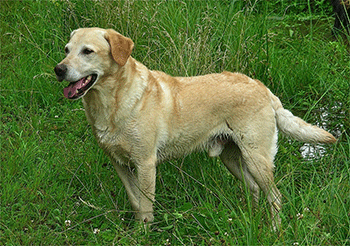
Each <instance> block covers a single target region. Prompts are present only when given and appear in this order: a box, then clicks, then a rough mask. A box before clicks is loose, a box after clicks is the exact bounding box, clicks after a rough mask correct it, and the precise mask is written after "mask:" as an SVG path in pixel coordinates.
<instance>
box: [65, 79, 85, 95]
mask: <svg viewBox="0 0 350 246" xmlns="http://www.w3.org/2000/svg"><path fill="white" fill-rule="evenodd" d="M84 81H85V78H82V79H81V80H79V81H77V82H75V83H74V84H70V85H69V86H68V87H66V88H64V89H63V94H64V96H65V97H66V98H68V99H70V98H74V97H75V96H76V95H77V94H78V93H77V90H78V89H81V88H83V82H84Z"/></svg>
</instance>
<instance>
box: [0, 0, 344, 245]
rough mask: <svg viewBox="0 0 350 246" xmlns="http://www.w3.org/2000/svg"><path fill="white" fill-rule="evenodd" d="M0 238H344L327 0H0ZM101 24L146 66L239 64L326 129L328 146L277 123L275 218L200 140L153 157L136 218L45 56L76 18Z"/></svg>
mask: <svg viewBox="0 0 350 246" xmlns="http://www.w3.org/2000/svg"><path fill="white" fill-rule="evenodd" d="M0 15H1V22H0V43H1V48H0V49H1V50H0V57H1V64H0V66H1V69H0V118H1V121H0V244H1V245H27V244H48V245H55V244H56V245H57V244H74V245H79V244H101V245H105V244H117V245H237V244H242V245H256V244H260V245H272V244H274V245H324V244H327V245H348V244H350V240H349V238H350V213H349V211H350V199H349V198H350V181H349V176H350V171H349V170H350V161H349V159H350V154H349V152H350V136H349V135H350V130H349V129H350V123H349V108H350V98H349V91H350V88H349V87H350V86H349V75H350V59H349V58H350V56H349V45H348V42H349V37H348V36H346V35H345V34H344V35H340V36H338V37H333V36H331V28H332V24H333V21H334V18H333V17H332V12H331V9H330V5H329V4H328V2H326V1H322V0H320V1H310V0H309V1H301V0H299V1H287V0H284V1H283V0H279V1H259V0H256V1H211V0H210V1H189V0H188V1H187V0H186V1H165V0H163V1H128V0H125V1H88V0H85V1H73V0H67V1H60V0H51V1H2V2H1V5H0ZM92 26H99V27H103V28H114V29H116V30H118V31H119V32H120V33H122V34H123V35H125V36H128V37H130V38H132V39H133V40H134V42H135V49H134V51H133V57H134V58H136V59H137V60H139V61H141V62H142V63H144V64H145V65H147V66H148V67H149V68H150V69H154V70H162V71H164V72H167V73H169V74H171V75H174V76H177V75H179V76H180V75H181V76H192V75H199V74H205V73H212V72H221V71H223V70H228V71H240V72H243V73H245V74H247V75H249V76H251V77H254V78H256V79H259V80H261V81H262V82H263V83H265V84H266V85H267V86H268V87H269V88H270V89H271V90H272V91H273V92H274V93H275V94H276V95H278V96H279V97H280V98H281V101H282V102H283V103H284V106H285V107H286V108H288V109H289V110H291V111H292V112H293V113H294V114H296V115H298V116H300V117H302V118H304V119H305V120H307V121H309V122H310V123H314V124H318V125H320V126H322V127H324V128H326V129H327V130H329V131H330V132H332V133H333V134H334V135H336V136H337V138H338V142H337V143H336V144H335V145H333V146H319V145H316V146H312V145H305V144H303V143H299V142H295V141H292V140H288V139H287V138H284V137H281V138H280V140H279V146H280V147H279V152H278V154H277V156H276V160H275V165H276V172H275V177H276V181H277V184H278V187H279V188H280V190H281V193H282V194H283V211H282V230H281V231H280V233H275V232H273V231H271V228H270V226H269V222H268V221H269V216H268V209H267V204H266V199H264V198H263V199H261V204H260V208H259V209H258V210H254V209H252V208H251V206H250V201H251V197H250V195H249V192H247V190H246V187H245V186H244V184H242V183H240V182H238V181H237V180H236V179H234V178H232V177H231V175H230V174H229V173H228V171H227V170H226V169H225V168H224V167H223V165H222V164H221V163H220V160H218V159H215V158H208V157H207V155H206V154H205V153H198V154H192V155H190V156H187V157H185V158H183V159H179V160H173V161H170V162H167V163H164V164H162V165H160V166H159V168H158V175H157V196H156V199H157V202H156V204H155V211H156V214H155V223H154V225H152V226H151V227H150V228H149V229H148V230H144V228H143V227H140V226H139V225H138V223H136V222H135V220H134V216H133V214H132V213H131V206H130V204H129V202H128V200H127V197H126V193H125V190H124V188H123V187H122V184H121V181H120V180H119V178H118V177H117V174H116V172H115V171H114V169H113V166H112V165H111V163H110V161H109V159H108V158H107V157H106V156H105V155H104V154H103V152H102V151H101V150H100V149H99V147H98V146H97V143H96V141H95V139H94V138H93V136H92V133H91V130H90V127H89V126H88V123H87V121H86V119H85V115H84V110H83V109H82V103H81V101H68V100H66V99H65V98H64V97H63V92H62V90H63V87H64V85H63V84H64V83H65V82H63V84H62V83H59V82H57V81H56V78H55V75H54V72H53V68H54V66H55V65H56V64H57V63H58V62H59V61H60V60H61V59H62V58H63V56H64V51H63V49H64V45H65V43H66V42H67V41H68V39H69V34H70V32H71V31H72V30H74V29H76V28H78V27H92Z"/></svg>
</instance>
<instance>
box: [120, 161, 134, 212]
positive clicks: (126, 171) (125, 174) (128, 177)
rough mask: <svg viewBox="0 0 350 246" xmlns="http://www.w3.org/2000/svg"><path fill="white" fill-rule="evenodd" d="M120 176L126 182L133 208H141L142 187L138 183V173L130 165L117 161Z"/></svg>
mask: <svg viewBox="0 0 350 246" xmlns="http://www.w3.org/2000/svg"><path fill="white" fill-rule="evenodd" d="M114 167H115V169H116V171H117V173H118V176H119V177H120V179H121V181H122V182H123V184H124V187H125V190H126V193H127V194H128V197H129V201H130V203H131V206H132V208H133V209H134V210H135V211H139V210H140V204H139V197H140V189H139V184H138V179H137V175H136V173H135V170H134V169H133V168H131V167H129V166H126V165H121V164H119V163H115V165H114Z"/></svg>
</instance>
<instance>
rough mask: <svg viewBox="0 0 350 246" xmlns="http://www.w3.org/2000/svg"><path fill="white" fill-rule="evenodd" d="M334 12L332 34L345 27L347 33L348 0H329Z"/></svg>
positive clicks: (349, 6)
mask: <svg viewBox="0 0 350 246" xmlns="http://www.w3.org/2000/svg"><path fill="white" fill-rule="evenodd" d="M330 2H331V4H332V6H333V12H334V13H335V21H334V26H333V29H332V34H333V35H336V34H337V33H339V31H340V30H342V29H345V30H346V31H347V33H348V34H349V27H350V22H349V18H350V1H349V0H330Z"/></svg>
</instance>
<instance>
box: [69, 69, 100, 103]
mask: <svg viewBox="0 0 350 246" xmlns="http://www.w3.org/2000/svg"><path fill="white" fill-rule="evenodd" d="M96 79H97V75H96V74H91V75H89V76H87V77H84V78H82V79H80V80H78V81H75V82H71V83H70V84H69V85H68V86H67V87H66V88H64V89H63V94H64V96H65V97H66V98H68V99H78V98H80V97H82V96H84V94H85V93H86V92H87V90H88V89H89V88H90V87H91V86H92V85H93V84H94V83H95V81H96Z"/></svg>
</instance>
